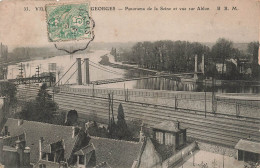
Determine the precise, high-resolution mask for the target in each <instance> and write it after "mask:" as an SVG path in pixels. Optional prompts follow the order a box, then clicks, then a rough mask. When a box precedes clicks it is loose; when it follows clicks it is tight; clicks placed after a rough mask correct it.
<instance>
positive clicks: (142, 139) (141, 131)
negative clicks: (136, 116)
mask: <svg viewBox="0 0 260 168" xmlns="http://www.w3.org/2000/svg"><path fill="white" fill-rule="evenodd" d="M143 126H144V124H143V123H142V124H141V130H140V137H139V142H144V140H145V135H144V132H143Z"/></svg>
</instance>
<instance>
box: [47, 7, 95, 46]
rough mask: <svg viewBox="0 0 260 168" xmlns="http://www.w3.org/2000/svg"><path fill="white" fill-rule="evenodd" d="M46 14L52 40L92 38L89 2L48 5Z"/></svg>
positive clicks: (49, 35) (49, 36)
mask: <svg viewBox="0 0 260 168" xmlns="http://www.w3.org/2000/svg"><path fill="white" fill-rule="evenodd" d="M46 14H47V16H46V20H47V30H48V38H49V41H50V42H58V41H70V40H82V39H90V38H91V36H92V33H91V26H90V24H91V18H90V13H89V4H88V3H81V4H56V5H46Z"/></svg>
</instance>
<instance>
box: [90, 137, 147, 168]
mask: <svg viewBox="0 0 260 168" xmlns="http://www.w3.org/2000/svg"><path fill="white" fill-rule="evenodd" d="M89 144H93V146H94V148H95V154H96V163H97V165H98V164H100V163H103V162H106V164H108V165H109V166H111V167H114V168H117V167H118V168H121V167H124V168H127V167H132V165H133V163H134V161H136V160H138V157H139V156H140V153H141V150H142V146H143V143H141V142H131V141H123V140H115V139H108V138H100V137H91V139H90V142H89Z"/></svg>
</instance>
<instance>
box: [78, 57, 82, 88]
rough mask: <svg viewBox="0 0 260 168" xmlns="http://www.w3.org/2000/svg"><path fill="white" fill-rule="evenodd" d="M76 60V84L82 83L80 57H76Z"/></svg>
mask: <svg viewBox="0 0 260 168" xmlns="http://www.w3.org/2000/svg"><path fill="white" fill-rule="evenodd" d="M77 62H78V85H82V71H81V58H77Z"/></svg>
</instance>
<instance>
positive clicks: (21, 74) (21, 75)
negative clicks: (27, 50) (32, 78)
mask: <svg viewBox="0 0 260 168" xmlns="http://www.w3.org/2000/svg"><path fill="white" fill-rule="evenodd" d="M19 70H20V77H21V78H22V77H23V63H21V66H20V69H19Z"/></svg>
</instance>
